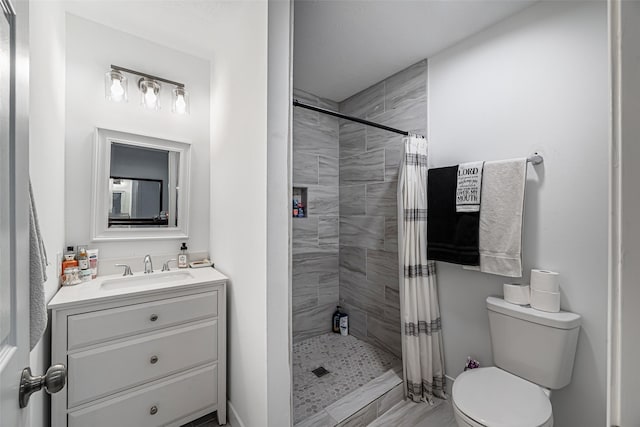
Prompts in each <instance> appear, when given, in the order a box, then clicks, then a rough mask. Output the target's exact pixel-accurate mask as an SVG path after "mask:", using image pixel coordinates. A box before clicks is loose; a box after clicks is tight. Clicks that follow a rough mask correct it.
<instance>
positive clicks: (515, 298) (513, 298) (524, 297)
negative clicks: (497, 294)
mask: <svg viewBox="0 0 640 427" xmlns="http://www.w3.org/2000/svg"><path fill="white" fill-rule="evenodd" d="M502 290H503V291H504V300H505V301H506V302H510V303H511V304H518V305H528V304H529V285H521V284H520V283H505V284H504V285H503V287H502Z"/></svg>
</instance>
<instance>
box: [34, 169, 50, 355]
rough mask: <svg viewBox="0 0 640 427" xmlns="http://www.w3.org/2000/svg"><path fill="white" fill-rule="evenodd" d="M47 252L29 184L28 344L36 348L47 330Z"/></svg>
mask: <svg viewBox="0 0 640 427" xmlns="http://www.w3.org/2000/svg"><path fill="white" fill-rule="evenodd" d="M47 264H48V261H47V251H46V250H45V247H44V242H43V241H42V235H41V234H40V225H39V224H38V213H37V211H36V205H35V201H34V199H33V189H32V188H31V182H29V282H30V283H29V284H30V300H31V301H30V307H29V308H30V316H29V317H30V331H29V332H30V344H31V349H32V350H33V347H35V346H36V344H37V343H38V341H40V338H41V337H42V334H43V333H44V330H45V329H46V328H47V320H48V317H47V304H46V301H45V300H44V282H46V281H47Z"/></svg>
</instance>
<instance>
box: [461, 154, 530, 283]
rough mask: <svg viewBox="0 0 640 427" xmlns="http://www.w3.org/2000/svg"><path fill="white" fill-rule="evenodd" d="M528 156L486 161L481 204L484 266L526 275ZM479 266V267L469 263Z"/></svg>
mask: <svg viewBox="0 0 640 427" xmlns="http://www.w3.org/2000/svg"><path fill="white" fill-rule="evenodd" d="M526 179H527V159H525V158H522V159H511V160H498V161H491V162H485V164H484V171H483V177H482V202H481V206H480V240H479V249H480V268H479V270H480V271H481V272H483V273H491V274H498V275H501V276H508V277H522V217H523V214H524V187H525V181H526ZM465 268H466V269H469V270H477V269H478V267H473V266H469V267H466V266H465Z"/></svg>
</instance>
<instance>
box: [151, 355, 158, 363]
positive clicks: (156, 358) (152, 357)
mask: <svg viewBox="0 0 640 427" xmlns="http://www.w3.org/2000/svg"><path fill="white" fill-rule="evenodd" d="M149 362H151V364H152V365H155V364H156V363H158V356H151V359H150V360H149Z"/></svg>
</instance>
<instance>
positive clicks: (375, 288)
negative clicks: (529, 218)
mask: <svg viewBox="0 0 640 427" xmlns="http://www.w3.org/2000/svg"><path fill="white" fill-rule="evenodd" d="M339 108H340V111H341V112H343V113H345V114H349V115H353V116H357V117H361V118H366V119H368V120H371V121H374V122H378V123H382V124H385V125H387V126H391V127H395V128H399V129H402V130H408V131H411V132H415V133H418V134H421V135H426V133H427V61H426V60H424V61H421V62H419V63H417V64H415V65H413V66H411V67H409V68H407V69H405V70H403V71H401V72H399V73H397V74H395V75H393V76H391V77H389V78H387V79H385V80H384V81H382V82H380V83H377V84H376V85H374V86H372V87H370V88H368V89H366V90H364V91H362V92H360V93H358V94H356V95H354V96H352V97H351V98H349V99H347V100H345V101H343V102H342V103H340V105H339ZM339 134H340V147H339V156H340V162H339V182H340V185H339V213H340V239H339V241H340V252H339V264H340V277H339V279H340V286H339V292H340V303H341V305H342V306H343V307H344V308H345V311H346V312H347V313H348V314H349V321H350V332H351V333H352V334H353V335H355V336H357V337H359V338H361V339H364V340H366V341H369V342H372V343H375V344H377V345H380V346H382V347H383V348H386V349H388V350H390V351H391V352H392V353H394V354H396V355H398V356H400V354H401V343H400V301H399V287H398V252H397V251H398V248H397V246H398V245H397V230H398V229H397V222H396V221H397V219H396V216H397V213H396V210H397V206H396V203H397V202H396V195H397V190H396V189H397V179H398V166H399V163H400V158H401V155H402V136H401V135H398V134H393V133H390V132H387V131H383V130H380V129H376V128H372V127H367V126H364V125H360V124H358V123H354V122H348V121H344V120H340V128H339ZM294 144H295V141H294ZM294 326H295V323H294Z"/></svg>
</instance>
